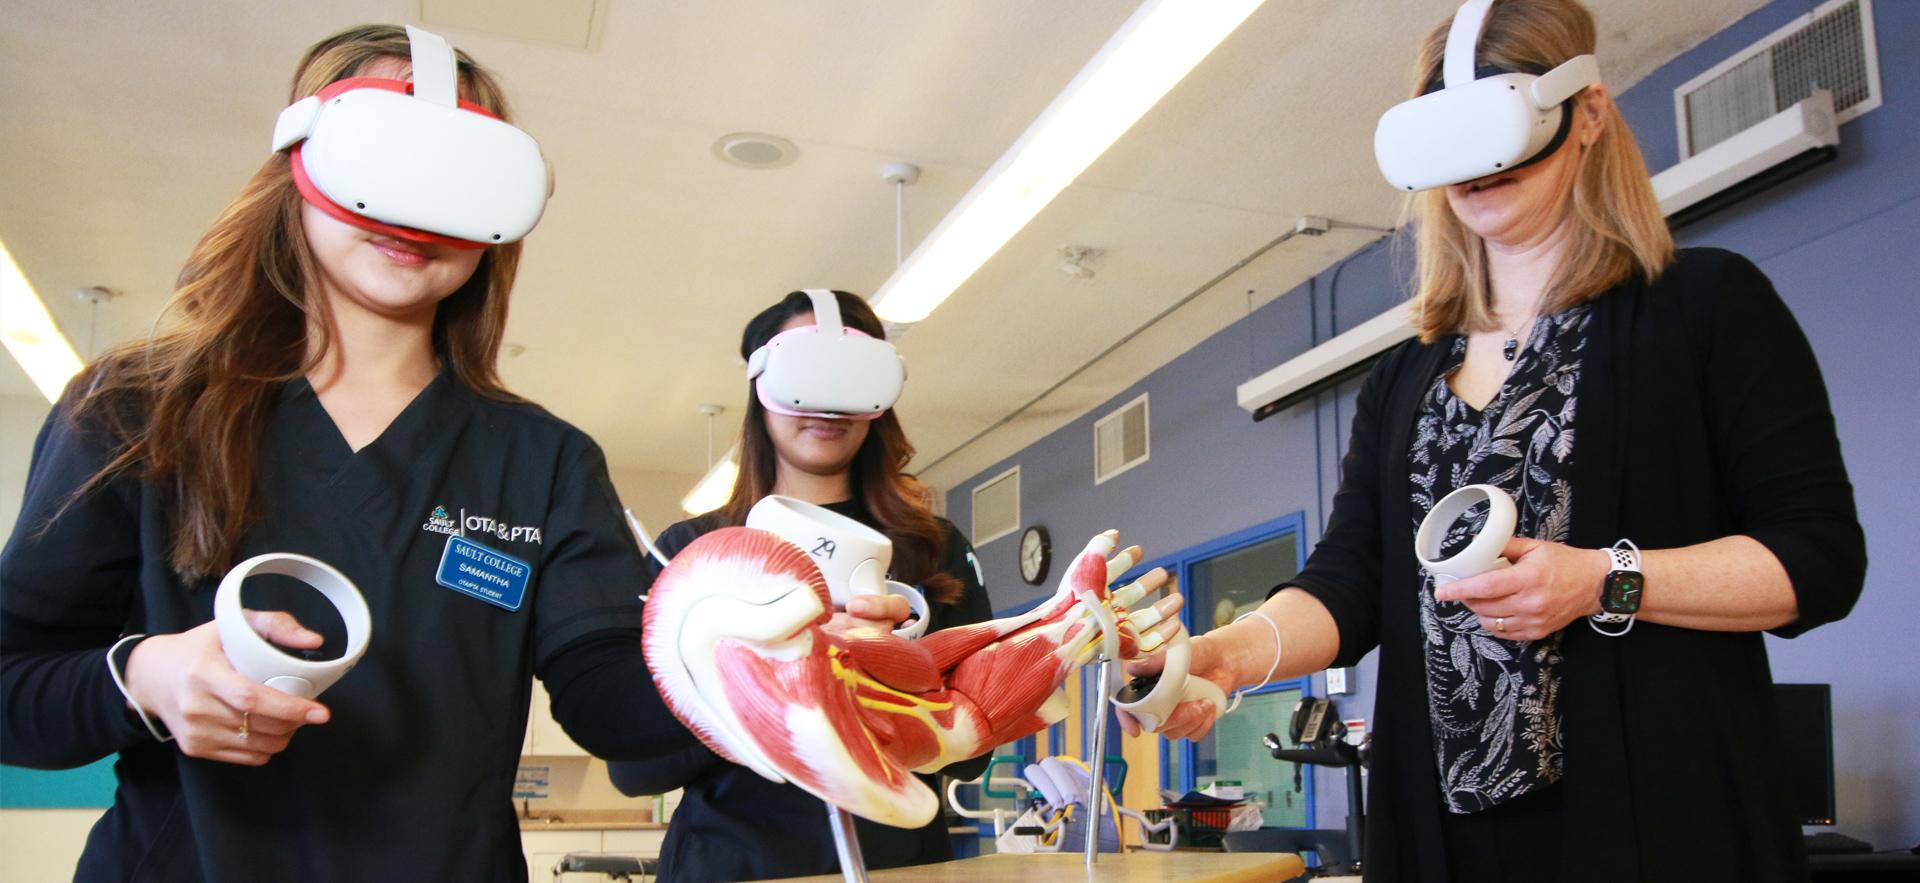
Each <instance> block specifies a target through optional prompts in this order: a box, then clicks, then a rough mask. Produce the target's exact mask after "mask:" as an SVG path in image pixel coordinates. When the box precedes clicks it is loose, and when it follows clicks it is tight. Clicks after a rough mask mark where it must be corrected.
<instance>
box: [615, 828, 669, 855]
mask: <svg viewBox="0 0 1920 883" xmlns="http://www.w3.org/2000/svg"><path fill="white" fill-rule="evenodd" d="M666 840H667V832H666V829H664V828H645V829H641V830H638V831H631V830H629V831H607V832H606V836H605V837H603V838H601V844H600V851H601V852H611V853H615V854H618V855H637V856H640V857H642V858H658V857H659V856H660V844H662V843H665V842H666Z"/></svg>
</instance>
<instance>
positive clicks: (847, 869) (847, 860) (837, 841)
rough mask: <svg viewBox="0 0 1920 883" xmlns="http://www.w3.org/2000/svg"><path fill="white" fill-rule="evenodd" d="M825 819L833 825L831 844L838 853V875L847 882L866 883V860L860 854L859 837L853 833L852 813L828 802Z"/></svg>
mask: <svg viewBox="0 0 1920 883" xmlns="http://www.w3.org/2000/svg"><path fill="white" fill-rule="evenodd" d="M826 807H827V821H828V823H830V824H831V825H832V826H833V846H834V849H835V850H836V851H838V852H839V853H840V876H841V878H842V879H844V880H846V881H847V883H867V860H866V859H865V858H862V857H861V856H860V838H859V837H857V836H855V835H854V830H853V813H850V812H847V811H846V810H844V809H841V808H840V807H837V806H834V805H833V804H831V803H829V804H826Z"/></svg>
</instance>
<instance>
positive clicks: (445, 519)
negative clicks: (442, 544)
mask: <svg viewBox="0 0 1920 883" xmlns="http://www.w3.org/2000/svg"><path fill="white" fill-rule="evenodd" d="M420 529H421V530H425V531H432V532H434V533H443V534H446V535H447V536H454V535H457V534H459V533H460V522H458V521H455V520H453V516H451V515H448V514H447V507H445V506H435V507H433V514H432V515H429V516H427V523H426V524H422V525H420Z"/></svg>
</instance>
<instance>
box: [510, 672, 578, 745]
mask: <svg viewBox="0 0 1920 883" xmlns="http://www.w3.org/2000/svg"><path fill="white" fill-rule="evenodd" d="M520 753H521V754H522V755H530V756H533V757H586V756H587V750H586V749H584V748H581V747H580V746H578V745H575V744H573V740H572V739H569V738H567V731H566V730H563V729H560V722H559V721H556V720H554V719H553V700H552V699H550V698H548V696H547V686H546V685H545V684H542V683H540V681H539V679H537V678H536V679H535V680H534V682H533V704H532V707H531V708H528V709H527V735H526V738H525V739H523V740H522V741H521V745H520Z"/></svg>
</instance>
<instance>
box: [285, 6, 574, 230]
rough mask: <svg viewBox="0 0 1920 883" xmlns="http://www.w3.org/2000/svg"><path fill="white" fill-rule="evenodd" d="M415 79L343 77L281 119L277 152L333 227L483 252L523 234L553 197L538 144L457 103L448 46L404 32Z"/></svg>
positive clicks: (485, 112)
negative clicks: (339, 225) (285, 157)
mask: <svg viewBox="0 0 1920 883" xmlns="http://www.w3.org/2000/svg"><path fill="white" fill-rule="evenodd" d="M407 38H408V41H409V43H410V44H411V45H410V48H411V51H412V56H413V82H411V83H409V82H406V81H404V80H389V79H383V78H379V77H352V78H348V79H344V80H340V81H338V82H336V83H333V84H332V85H329V86H328V87H327V88H325V89H322V90H321V91H320V93H319V94H317V95H310V96H308V97H306V98H302V99H300V100H299V101H296V102H294V103H293V104H292V105H289V106H288V107H287V108H286V109H285V110H283V111H281V112H280V119H279V121H278V122H276V123H275V124H274V127H273V149H274V150H275V151H280V150H286V149H288V148H289V147H291V148H292V152H291V156H290V159H291V162H292V164H293V180H294V184H295V186H297V187H299V189H300V195H301V196H302V197H304V198H305V199H306V200H307V202H309V203H311V204H312V205H313V206H314V207H316V208H319V209H320V210H321V211H324V212H326V213H327V214H328V215H330V216H332V217H333V218H335V219H336V220H339V221H342V222H344V223H347V224H352V225H353V226H355V227H359V228H361V229H364V230H370V231H373V232H375V233H380V234H383V235H386V236H392V237H394V238H396V239H404V240H410V241H414V242H433V243H439V244H442V245H450V246H454V247H458V248H484V247H486V246H489V245H498V244H501V243H505V242H514V241H517V240H519V239H520V238H521V237H523V236H525V235H527V233H528V232H529V231H531V230H532V229H533V227H534V225H535V224H537V223H539V222H540V215H541V213H542V212H543V211H545V210H546V205H547V198H548V197H549V196H552V195H553V169H552V167H551V166H549V165H548V164H547V161H546V158H545V157H543V156H542V155H541V154H540V145H539V144H538V143H536V142H535V141H534V140H533V137H532V136H530V135H528V134H527V133H525V132H522V131H520V130H519V129H517V128H514V127H513V126H512V125H510V124H508V123H507V122H505V121H504V120H501V119H500V118H499V117H498V116H496V115H494V114H493V113H492V112H490V111H488V110H487V109H486V108H483V107H480V106H479V105H477V104H474V103H472V102H470V101H463V100H460V98H459V89H460V74H459V69H458V67H457V66H456V64H455V60H454V55H453V47H451V46H449V45H448V44H447V41H446V39H445V38H443V37H441V36H439V35H438V34H433V33H430V32H428V31H423V30H421V29H419V28H416V27H412V26H408V28H407Z"/></svg>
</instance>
